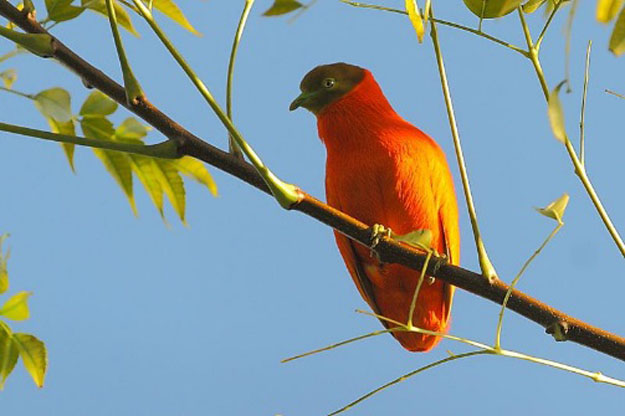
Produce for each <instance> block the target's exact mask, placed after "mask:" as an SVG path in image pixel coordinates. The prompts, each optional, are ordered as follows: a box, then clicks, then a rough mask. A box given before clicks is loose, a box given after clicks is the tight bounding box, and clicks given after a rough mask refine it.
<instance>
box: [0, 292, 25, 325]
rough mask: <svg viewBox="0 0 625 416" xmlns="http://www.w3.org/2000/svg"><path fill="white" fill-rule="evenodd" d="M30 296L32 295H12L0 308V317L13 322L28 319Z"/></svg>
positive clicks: (23, 293) (20, 293)
mask: <svg viewBox="0 0 625 416" xmlns="http://www.w3.org/2000/svg"><path fill="white" fill-rule="evenodd" d="M30 295H32V293H31V292H19V293H17V294H15V295H13V296H12V297H11V298H9V300H7V301H6V302H5V303H4V305H2V308H0V315H2V316H4V317H5V318H7V319H12V320H14V321H23V320H25V319H28V317H29V316H30V312H29V311H28V298H29V297H30Z"/></svg>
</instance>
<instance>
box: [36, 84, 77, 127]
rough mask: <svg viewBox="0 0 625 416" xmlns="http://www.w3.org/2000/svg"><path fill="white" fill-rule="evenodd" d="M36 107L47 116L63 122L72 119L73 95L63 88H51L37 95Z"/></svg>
mask: <svg viewBox="0 0 625 416" xmlns="http://www.w3.org/2000/svg"><path fill="white" fill-rule="evenodd" d="M34 100H35V107H37V110H39V112H40V113H41V114H43V116H44V117H46V118H53V119H55V120H56V121H60V122H61V123H66V122H68V121H70V120H71V119H72V109H71V97H70V95H69V93H68V92H67V91H65V90H64V89H63V88H51V89H49V90H44V91H41V92H40V93H39V94H37V95H35V97H34Z"/></svg>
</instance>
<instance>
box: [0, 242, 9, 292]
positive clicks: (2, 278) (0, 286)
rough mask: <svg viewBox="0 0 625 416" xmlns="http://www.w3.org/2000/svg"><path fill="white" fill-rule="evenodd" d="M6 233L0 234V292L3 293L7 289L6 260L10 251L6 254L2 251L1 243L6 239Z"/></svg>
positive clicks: (7, 272) (7, 273)
mask: <svg viewBox="0 0 625 416" xmlns="http://www.w3.org/2000/svg"><path fill="white" fill-rule="evenodd" d="M8 236H9V235H8V234H2V235H0V293H4V292H6V291H7V290H8V289H9V271H8V270H7V262H8V261H9V256H10V254H11V253H10V252H9V251H8V250H7V252H6V254H5V253H4V252H3V251H2V243H4V240H6V239H7V237H8Z"/></svg>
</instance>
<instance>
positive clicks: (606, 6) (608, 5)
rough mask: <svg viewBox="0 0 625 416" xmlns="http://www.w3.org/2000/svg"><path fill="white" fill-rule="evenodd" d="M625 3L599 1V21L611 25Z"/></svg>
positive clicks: (609, 0)
mask: <svg viewBox="0 0 625 416" xmlns="http://www.w3.org/2000/svg"><path fill="white" fill-rule="evenodd" d="M623 1H624V0H598V1H597V21H599V22H601V23H609V22H610V21H612V19H614V17H615V16H616V14H617V13H618V10H619V9H620V8H621V6H622V5H623Z"/></svg>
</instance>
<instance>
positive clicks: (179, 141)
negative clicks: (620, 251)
mask: <svg viewBox="0 0 625 416" xmlns="http://www.w3.org/2000/svg"><path fill="white" fill-rule="evenodd" d="M0 15H2V16H4V17H5V18H7V19H8V20H10V21H11V22H13V23H15V24H16V25H18V26H19V27H20V28H22V29H23V30H24V31H26V32H28V33H47V31H46V30H45V29H44V28H42V27H41V25H40V24H39V23H38V22H37V21H36V20H34V19H33V17H32V15H29V14H25V13H23V12H21V11H19V10H18V9H16V8H15V7H14V6H13V5H11V4H10V3H9V2H8V1H6V0H0ZM52 46H53V53H52V57H53V58H55V59H57V60H58V61H60V62H61V63H63V64H64V65H65V66H66V67H68V68H69V69H71V70H72V71H73V72H75V73H76V74H77V75H78V76H79V77H80V78H81V79H82V80H83V82H84V83H85V85H88V86H90V87H95V88H97V89H99V90H100V91H102V92H103V93H105V94H106V95H108V96H109V97H111V98H112V99H113V100H115V101H117V102H118V103H119V104H120V105H122V106H124V107H126V108H127V109H128V110H130V111H132V112H133V113H135V114H136V115H137V116H139V117H141V118H142V119H143V120H145V121H146V122H147V123H149V124H150V125H152V126H153V127H154V128H156V129H157V130H158V131H160V132H161V133H162V134H163V135H164V136H166V137H167V138H169V139H170V140H172V141H174V142H175V143H176V145H177V147H178V154H179V155H180V156H183V155H189V156H192V157H195V158H197V159H200V160H202V161H204V162H206V163H208V164H210V165H212V166H214V167H216V168H218V169H220V170H223V171H224V172H226V173H229V174H231V175H233V176H235V177H237V178H239V179H241V180H242V181H244V182H246V183H248V184H250V185H252V186H254V187H256V188H258V189H260V190H261V191H263V192H265V193H267V194H270V192H269V188H268V187H267V185H266V184H265V182H264V181H263V179H262V178H261V177H260V176H259V175H258V173H257V172H256V170H255V169H254V167H253V166H251V165H250V164H248V163H246V162H243V161H241V160H239V159H237V158H236V157H234V156H232V155H230V154H229V153H227V152H224V151H222V150H220V149H218V148H217V147H215V146H212V145H210V144H208V143H206V142H204V141H203V140H201V139H199V138H198V137H197V136H195V135H193V134H192V133H190V132H189V131H187V130H185V129H184V128H183V127H182V126H180V125H179V124H178V123H176V122H175V121H173V120H172V119H171V118H169V117H168V116H167V115H165V114H164V113H163V112H161V111H160V110H159V109H158V108H156V107H155V106H154V105H152V104H151V103H150V102H149V101H148V100H147V99H146V98H140V99H138V100H136V102H131V103H129V102H127V100H126V95H125V92H124V88H123V87H122V86H120V85H119V84H117V83H116V82H115V81H113V80H112V79H111V78H109V77H108V76H106V75H105V74H104V73H103V72H102V71H100V70H98V69H97V68H95V67H93V66H92V65H90V64H89V63H88V62H86V61H85V60H84V59H82V58H81V57H79V56H78V55H76V54H75V53H74V52H73V51H71V50H70V49H69V48H68V47H67V46H65V45H64V44H63V43H62V42H61V41H59V40H58V39H56V38H55V37H52ZM291 209H292V210H295V211H300V212H302V213H304V214H306V215H308V216H310V217H313V218H315V219H317V220H318V221H319V222H322V223H324V224H326V225H328V226H330V227H332V228H334V229H336V230H337V231H339V232H340V233H342V234H344V235H345V236H347V237H349V238H351V239H353V240H355V241H357V242H359V243H361V244H363V245H365V246H369V245H370V236H371V232H370V229H369V227H368V226H367V225H365V224H363V223H362V222H360V221H358V220H356V219H354V218H352V217H350V216H348V215H347V214H345V213H343V212H341V211H338V210H336V209H334V208H332V207H330V206H328V205H326V204H324V203H322V202H320V201H318V200H317V199H315V198H314V197H312V196H310V195H308V194H306V193H304V192H302V199H301V201H300V202H299V203H297V204H295V205H294V206H292V207H291ZM375 251H376V252H377V253H378V255H379V256H380V258H381V260H382V261H384V262H387V263H398V264H402V265H404V266H407V267H410V268H412V269H414V270H417V271H420V270H421V268H422V267H423V264H424V262H425V258H426V256H425V255H424V254H422V253H420V252H419V251H417V250H416V249H413V248H411V247H408V246H404V245H402V244H400V243H398V242H396V241H394V240H392V239H388V238H383V239H382V240H381V241H380V242H379V244H378V245H377V246H376V247H375ZM427 272H428V275H431V276H434V277H436V278H438V279H441V280H443V281H445V282H448V283H451V284H453V285H455V286H457V287H459V288H462V289H464V290H466V291H468V292H471V293H473V294H475V295H478V296H481V297H483V298H485V299H489V300H491V301H493V302H495V303H498V304H502V302H503V300H504V297H505V296H506V292H507V291H508V286H507V285H506V284H505V283H503V282H502V281H500V280H495V281H493V282H489V281H488V279H486V278H484V277H483V276H482V275H481V274H478V273H474V272H472V271H469V270H466V269H463V268H460V267H457V266H452V265H442V266H440V267H438V265H434V264H432V265H430V266H429V267H428V270H427ZM508 308H509V309H511V310H513V311H515V312H517V313H519V314H520V315H522V316H524V317H526V318H528V319H530V320H532V321H534V322H536V323H538V324H539V325H541V326H543V327H544V328H546V332H547V333H550V334H558V335H559V338H558V339H560V340H564V339H565V340H569V341H573V342H576V343H579V344H582V345H585V346H587V347H589V348H591V349H594V350H596V351H599V352H602V353H604V354H607V355H610V356H612V357H615V358H618V359H620V360H624V361H625V338H622V337H619V336H617V335H614V334H611V333H609V332H607V331H604V330H602V329H600V328H596V327H593V326H591V325H589V324H587V323H585V322H582V321H580V320H578V319H576V318H573V317H571V316H569V315H566V314H565V313H563V312H561V311H558V310H557V309H555V308H553V307H551V306H549V305H547V304H545V303H542V302H540V301H538V300H536V299H534V298H532V297H530V296H528V295H526V294H524V293H522V292H519V291H517V290H514V291H513V292H512V295H511V296H510V299H509V301H508Z"/></svg>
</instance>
